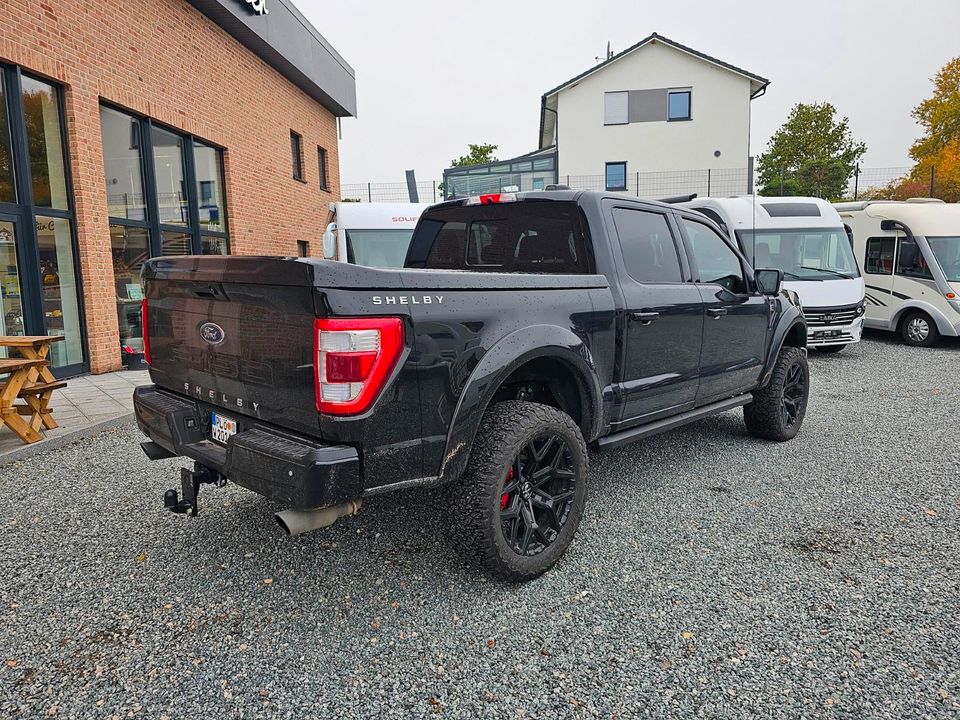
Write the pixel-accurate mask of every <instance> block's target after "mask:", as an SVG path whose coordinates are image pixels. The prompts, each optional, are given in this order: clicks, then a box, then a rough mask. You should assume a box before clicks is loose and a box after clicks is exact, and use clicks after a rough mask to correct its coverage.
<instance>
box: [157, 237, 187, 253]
mask: <svg viewBox="0 0 960 720" xmlns="http://www.w3.org/2000/svg"><path fill="white" fill-rule="evenodd" d="M160 254H161V255H192V254H193V252H192V248H191V243H190V235H189V234H187V233H180V232H162V233H160Z"/></svg>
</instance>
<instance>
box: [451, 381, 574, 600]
mask: <svg viewBox="0 0 960 720" xmlns="http://www.w3.org/2000/svg"><path fill="white" fill-rule="evenodd" d="M545 435H555V436H557V437H558V438H560V439H562V441H563V442H564V443H565V444H566V446H567V448H568V450H569V458H570V467H571V469H572V470H573V473H574V475H575V480H574V482H575V486H574V495H573V499H572V501H570V504H569V506H567V507H569V512H568V513H567V515H566V519H565V521H563V523H562V525H561V529H560V532H559V533H558V534H557V535H556V537H555V539H554V540H553V541H552V543H551V544H549V545H546V547H545V548H544V549H543V550H542V551H540V552H539V553H538V554H535V555H532V556H524V555H520V554H519V553H518V552H516V551H515V550H514V549H513V548H512V547H511V546H510V545H509V543H508V541H507V539H506V537H505V536H504V531H503V530H502V528H501V522H502V521H501V509H502V505H501V499H502V495H501V493H502V490H503V489H504V484H505V478H506V477H507V473H508V472H510V469H511V468H512V467H513V464H514V460H515V459H516V458H517V457H518V456H519V455H520V453H521V451H522V450H523V449H524V448H525V447H526V446H527V443H529V442H531V441H533V440H535V439H537V438H540V437H542V436H545ZM588 470H589V460H588V456H587V446H586V443H585V442H584V440H583V435H582V434H581V433H580V428H578V427H577V424H576V423H575V422H574V421H573V419H572V418H571V417H570V416H569V415H567V414H566V413H564V412H561V411H560V410H557V409H556V408H553V407H550V406H548V405H541V404H539V403H532V402H523V401H519V400H510V401H507V402H501V403H497V404H496V405H493V406H491V407H490V408H488V409H487V411H486V412H485V413H484V415H483V419H482V420H481V421H480V429H479V431H478V432H477V436H476V439H475V440H474V443H473V449H472V451H471V453H470V459H469V461H468V463H467V469H466V471H465V472H464V474H463V476H462V477H461V479H460V480H459V481H458V483H457V484H456V485H454V487H453V488H451V490H452V492H451V493H450V494H449V495H448V502H449V505H450V510H451V516H452V517H451V533H452V536H453V539H454V540H455V542H457V544H459V545H460V546H461V548H462V549H463V551H464V553H465V555H466V557H467V558H468V559H469V560H470V561H472V562H476V563H479V564H480V565H481V566H482V567H484V568H485V569H486V570H488V571H489V572H491V573H492V574H494V575H496V576H497V577H500V578H502V579H504V580H508V581H510V582H521V581H524V580H531V579H533V578H535V577H537V576H538V575H541V574H543V573H544V572H546V571H547V570H548V569H550V567H551V566H552V565H553V564H554V563H556V561H557V560H558V559H559V558H560V556H561V555H563V553H564V552H565V551H566V549H567V547H568V546H569V545H570V543H571V541H572V540H573V537H574V535H575V534H576V531H577V528H578V527H579V525H580V519H581V517H582V516H583V506H584V503H585V502H586V497H587V486H586V483H587V473H588Z"/></svg>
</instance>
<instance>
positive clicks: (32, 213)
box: [0, 62, 90, 377]
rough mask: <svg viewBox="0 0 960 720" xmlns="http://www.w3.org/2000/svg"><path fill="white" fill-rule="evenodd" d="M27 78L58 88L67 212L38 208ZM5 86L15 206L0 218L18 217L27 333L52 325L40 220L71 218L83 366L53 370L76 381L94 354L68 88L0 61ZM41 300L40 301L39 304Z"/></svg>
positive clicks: (3, 209) (5, 207)
mask: <svg viewBox="0 0 960 720" xmlns="http://www.w3.org/2000/svg"><path fill="white" fill-rule="evenodd" d="M24 77H27V78H30V79H33V80H36V81H38V82H42V83H44V84H47V85H49V86H50V87H51V88H53V91H54V93H55V94H56V98H57V110H58V116H59V124H60V152H61V154H62V157H63V173H64V186H65V190H66V196H67V209H66V210H61V209H56V208H47V207H43V206H40V205H35V204H34V197H33V177H32V173H31V165H30V157H29V150H28V148H27V146H26V144H27V141H26V133H27V127H26V115H25V111H24V106H23V83H22V79H23V78H24ZM0 82H3V84H4V96H5V100H6V103H5V107H0V112H5V113H7V121H8V129H7V132H8V133H9V141H10V151H11V152H10V155H11V156H10V161H11V165H12V171H13V181H14V187H15V200H14V202H12V203H0V215H5V216H8V217H12V218H14V221H15V225H16V231H17V234H16V238H15V248H16V254H17V273H18V279H19V283H20V296H21V310H22V312H23V321H24V328H25V331H26V332H28V333H30V334H41V335H46V334H48V331H47V321H46V316H45V314H44V310H43V302H42V298H43V285H42V284H41V279H40V244H39V238H38V236H37V217H38V216H42V217H48V218H55V219H60V220H66V221H67V222H68V223H69V227H70V243H71V250H72V253H73V267H74V273H75V278H74V280H75V281H76V284H77V285H76V286H77V301H78V308H77V314H78V321H79V324H80V347H81V351H82V355H83V359H82V360H81V362H79V363H74V364H72V365H64V366H60V367H54V368H51V370H52V371H53V373H54V375H56V376H57V377H71V376H73V375H79V374H81V373H84V372H87V371H89V369H90V350H89V345H88V342H87V317H86V310H85V303H84V287H83V276H82V273H81V263H80V252H79V245H78V242H77V221H76V214H75V205H76V197H75V194H74V184H73V172H72V167H71V164H70V163H71V156H70V147H69V139H68V134H69V132H68V126H67V113H66V107H65V93H64V89H63V86H62V85H61V84H60V82H58V81H57V80H56V79H54V78H47V77H44V76H43V75H40V74H37V73H33V72H24V70H23V68H21V67H20V66H18V65H12V64H7V63H2V62H0ZM38 299H41V302H39V303H38V302H37V300H38Z"/></svg>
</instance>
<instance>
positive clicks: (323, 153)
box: [317, 145, 330, 192]
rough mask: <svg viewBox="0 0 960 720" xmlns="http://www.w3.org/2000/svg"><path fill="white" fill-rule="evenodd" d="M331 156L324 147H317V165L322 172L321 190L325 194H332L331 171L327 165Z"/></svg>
mask: <svg viewBox="0 0 960 720" xmlns="http://www.w3.org/2000/svg"><path fill="white" fill-rule="evenodd" d="M328 159H329V154H328V153H327V149H326V148H325V147H323V146H322V145H317V164H318V165H319V171H320V189H321V190H323V191H324V192H330V169H329V167H328V165H327V160H328Z"/></svg>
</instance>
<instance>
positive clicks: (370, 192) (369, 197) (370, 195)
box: [367, 183, 373, 202]
mask: <svg viewBox="0 0 960 720" xmlns="http://www.w3.org/2000/svg"><path fill="white" fill-rule="evenodd" d="M367 202H373V188H372V187H371V186H370V183H367Z"/></svg>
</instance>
